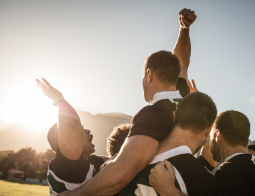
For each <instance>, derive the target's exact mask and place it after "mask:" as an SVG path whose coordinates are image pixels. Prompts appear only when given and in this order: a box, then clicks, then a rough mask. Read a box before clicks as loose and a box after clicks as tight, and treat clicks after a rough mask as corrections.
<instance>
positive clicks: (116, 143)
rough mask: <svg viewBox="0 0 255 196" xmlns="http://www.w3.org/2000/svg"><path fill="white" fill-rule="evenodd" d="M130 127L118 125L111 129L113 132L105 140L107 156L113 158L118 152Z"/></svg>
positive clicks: (129, 125) (128, 125)
mask: <svg viewBox="0 0 255 196" xmlns="http://www.w3.org/2000/svg"><path fill="white" fill-rule="evenodd" d="M131 127H132V125H131V124H120V125H119V126H116V127H114V128H113V131H112V132H111V134H110V135H109V137H108V138H107V145H106V151H107V153H108V156H110V157H113V156H114V155H115V154H117V153H118V152H119V151H120V148H121V146H122V144H123V143H124V141H125V139H126V137H127V135H128V133H129V131H130V129H131Z"/></svg>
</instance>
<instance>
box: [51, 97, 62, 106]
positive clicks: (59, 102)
mask: <svg viewBox="0 0 255 196" xmlns="http://www.w3.org/2000/svg"><path fill="white" fill-rule="evenodd" d="M64 101H65V99H64V97H62V98H60V99H58V100H56V101H54V103H53V104H52V105H53V106H58V105H60V104H61V103H63V102H64Z"/></svg>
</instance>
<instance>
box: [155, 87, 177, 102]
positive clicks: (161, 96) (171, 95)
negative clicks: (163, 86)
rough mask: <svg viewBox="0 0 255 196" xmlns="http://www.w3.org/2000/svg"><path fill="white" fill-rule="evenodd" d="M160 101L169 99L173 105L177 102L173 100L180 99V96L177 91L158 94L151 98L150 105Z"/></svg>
mask: <svg viewBox="0 0 255 196" xmlns="http://www.w3.org/2000/svg"><path fill="white" fill-rule="evenodd" d="M162 99H169V100H170V101H171V102H173V103H175V102H177V101H175V100H174V99H182V96H181V95H180V91H178V90H177V91H162V92H158V93H156V94H155V95H154V96H153V100H152V105H153V104H155V103H156V102H157V101H160V100H162Z"/></svg>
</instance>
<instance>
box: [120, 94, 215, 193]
mask: <svg viewBox="0 0 255 196" xmlns="http://www.w3.org/2000/svg"><path fill="white" fill-rule="evenodd" d="M216 115H217V109H216V106H215V104H214V102H213V101H212V100H211V98H210V97H208V96H207V95H205V94H203V93H200V92H195V93H191V94H190V95H188V96H186V97H185V98H184V99H183V100H182V101H181V102H180V104H179V106H178V109H177V110H176V113H175V122H174V127H173V130H172V131H171V133H170V134H169V135H168V136H167V138H166V139H164V140H163V141H162V142H160V144H159V149H158V152H157V155H156V156H155V158H154V159H153V160H152V161H151V162H150V164H149V165H148V166H147V167H146V168H145V169H144V170H142V171H141V172H140V173H139V174H138V175H137V176H136V177H135V178H134V179H133V180H132V181H131V183H129V185H128V186H126V187H125V188H124V189H123V190H121V191H120V193H119V194H120V196H126V195H129V196H131V195H134V196H135V195H141V196H157V193H156V191H155V190H154V189H153V188H152V187H151V185H150V183H149V174H150V170H151V169H152V168H154V166H155V165H156V164H157V163H159V162H161V161H164V160H165V159H167V160H168V161H171V163H172V164H173V166H174V170H175V174H176V180H175V184H176V187H177V188H178V189H179V190H180V191H181V192H183V193H185V194H188V195H190V196H193V195H201V196H204V195H213V193H214V177H213V175H212V174H210V173H209V172H208V171H207V170H206V169H205V168H204V167H203V166H202V165H201V164H200V163H199V161H198V160H197V159H196V158H195V157H194V156H193V154H195V153H196V152H197V151H198V150H199V149H200V148H201V147H202V146H203V145H204V143H205V141H206V139H207V137H208V136H209V134H210V131H211V128H212V125H213V122H214V120H215V118H216ZM152 172H153V169H152ZM152 185H153V183H152ZM157 192H158V194H160V195H161V194H162V192H161V190H157ZM162 195H163V194H162Z"/></svg>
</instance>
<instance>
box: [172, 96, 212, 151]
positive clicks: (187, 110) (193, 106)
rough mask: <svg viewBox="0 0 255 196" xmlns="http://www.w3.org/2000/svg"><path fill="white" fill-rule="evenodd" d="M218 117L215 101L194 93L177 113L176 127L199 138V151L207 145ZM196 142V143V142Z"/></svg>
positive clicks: (182, 103) (181, 105) (183, 102)
mask: <svg viewBox="0 0 255 196" xmlns="http://www.w3.org/2000/svg"><path fill="white" fill-rule="evenodd" d="M216 115H217V108H216V105H215V103H214V102H213V100H212V99H211V98H210V97H209V96H208V95H206V94H204V93H201V92H194V93H191V94H189V95H188V96H186V97H185V98H184V99H183V100H182V101H181V102H180V104H179V105H178V109H177V110H176V112H175V121H174V127H179V128H181V129H183V130H187V131H191V133H192V134H193V135H195V136H196V137H194V138H197V142H198V145H197V150H199V149H200V148H201V147H202V146H203V145H204V143H205V141H206V138H207V137H208V136H209V134H210V131H211V127H212V124H213V122H214V120H215V118H216ZM194 142H195V141H194Z"/></svg>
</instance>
